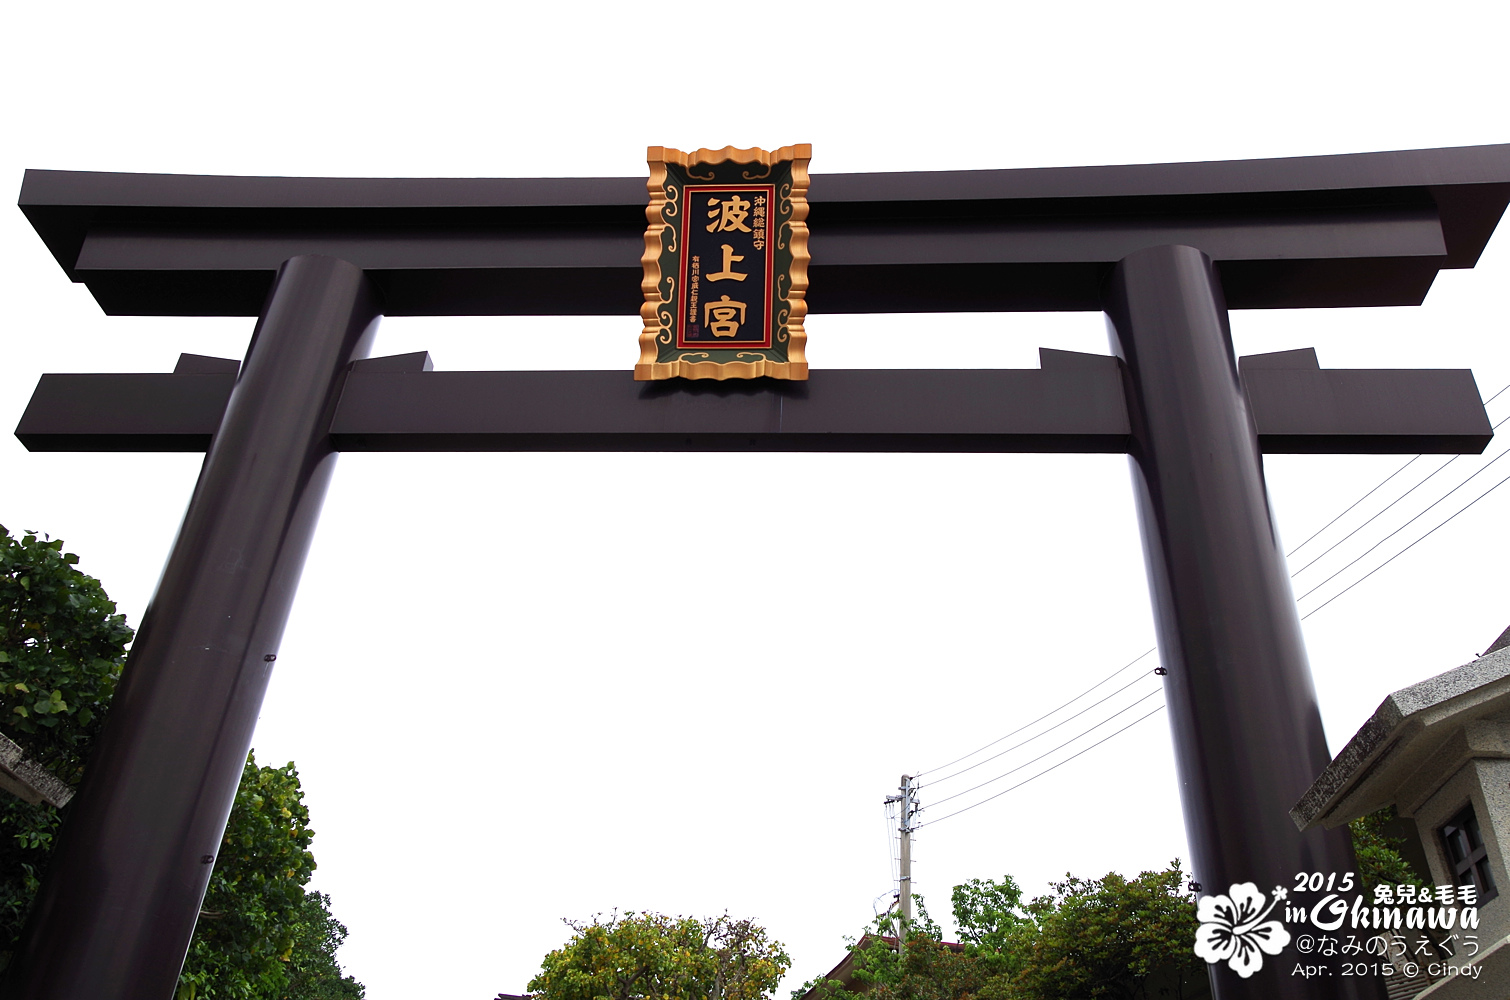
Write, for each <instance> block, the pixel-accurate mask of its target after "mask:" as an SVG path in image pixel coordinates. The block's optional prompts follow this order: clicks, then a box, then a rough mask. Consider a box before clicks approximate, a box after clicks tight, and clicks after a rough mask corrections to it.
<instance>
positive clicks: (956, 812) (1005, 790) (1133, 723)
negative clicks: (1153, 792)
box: [918, 705, 1164, 826]
mask: <svg viewBox="0 0 1510 1000" xmlns="http://www.w3.org/2000/svg"><path fill="white" fill-rule="evenodd" d="M1163 708H1164V706H1163V705H1160V706H1159V707H1158V708H1155V709H1154V710H1153V711H1152V712H1149V713H1148V714H1147V715H1140V716H1139V717H1138V718H1136V719H1134V720H1133V721H1131V722H1129V723H1128V724H1127V725H1125V726H1123V727H1122V728H1121V729H1119V730H1117V731H1116V732H1115V733H1112V734H1111V735H1109V736H1104V737H1102V738H1101V739H1099V740H1097V741H1096V742H1094V743H1092V744H1091V745H1090V746H1088V747H1086V748H1085V749H1084V750H1080V751H1078V752H1076V753H1074V754H1071V755H1070V756H1068V757H1066V758H1064V760H1061V761H1060V762H1059V763H1057V764H1055V765H1053V766H1052V767H1046V768H1044V769H1043V770H1042V771H1039V772H1038V773H1037V774H1035V775H1033V776H1032V777H1031V778H1024V779H1023V780H1022V781H1019V782H1018V783H1017V784H1015V785H1013V786H1012V787H1011V788H1003V789H1002V790H1001V791H999V792H997V793H996V794H995V795H993V796H991V798H986V799H981V800H980V801H979V802H976V803H975V804H974V805H968V806H965V807H964V808H963V809H956V810H954V812H952V813H949V814H947V815H944V816H940V817H939V818H938V819H931V820H929V821H928V822H927V823H920V824H918V825H919V826H932V825H933V824H934V823H942V822H943V821H944V820H946V819H948V818H949V817H951V816H958V815H959V814H960V813H963V812H969V811H970V810H971V809H974V808H975V807H976V806H983V805H985V804H986V803H987V802H990V801H991V799H999V798H1001V797H1002V796H1003V795H1005V794H1007V793H1008V792H1011V791H1015V790H1017V789H1019V788H1021V787H1022V786H1023V785H1026V784H1027V783H1028V782H1030V781H1036V780H1037V779H1039V778H1041V777H1043V776H1044V775H1045V774H1048V773H1049V772H1050V771H1052V770H1054V769H1055V768H1060V767H1063V766H1064V765H1066V764H1068V763H1069V762H1070V761H1072V760H1074V759H1075V758H1076V757H1079V756H1080V755H1081V754H1083V753H1089V752H1090V751H1092V750H1094V749H1096V748H1097V747H1099V746H1100V745H1101V744H1103V743H1105V742H1106V741H1107V740H1109V739H1111V738H1112V737H1113V736H1117V735H1119V734H1121V733H1125V732H1127V731H1128V730H1129V729H1131V728H1132V727H1133V726H1136V725H1137V724H1138V723H1140V722H1142V721H1143V720H1144V719H1146V718H1148V717H1149V716H1151V715H1154V714H1156V713H1157V712H1159V711H1160V710H1162V709H1163ZM1082 735H1084V734H1082ZM941 801H942V800H941Z"/></svg>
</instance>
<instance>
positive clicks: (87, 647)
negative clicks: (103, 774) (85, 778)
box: [0, 525, 131, 785]
mask: <svg viewBox="0 0 1510 1000" xmlns="http://www.w3.org/2000/svg"><path fill="white" fill-rule="evenodd" d="M78 561H79V557H78V556H76V555H74V554H73V553H72V552H64V551H63V542H62V541H61V540H59V539H46V538H41V537H38V535H37V534H36V533H35V532H26V533H25V534H24V535H23V536H22V537H20V538H16V537H14V536H13V535H11V533H10V532H9V531H7V530H6V529H5V527H4V526H3V525H0V730H3V731H4V732H5V734H6V735H7V736H9V737H10V738H11V739H13V740H15V741H16V742H17V743H19V744H20V745H21V746H22V747H23V748H25V750H26V753H27V756H29V757H31V758H32V759H33V760H35V761H37V762H38V763H40V764H42V765H43V766H44V767H46V768H47V769H48V770H50V771H52V773H53V774H55V775H57V776H58V777H59V778H61V779H62V780H63V781H65V782H67V783H68V784H70V785H77V784H78V782H79V778H80V776H82V775H83V773H84V761H85V759H86V758H87V756H88V748H89V746H90V745H91V744H92V743H93V741H94V738H95V736H96V735H97V734H98V733H99V729H100V724H101V723H102V721H103V718H104V714H105V707H106V706H107V705H109V704H110V698H111V696H112V695H113V694H114V693H115V684H116V681H117V680H119V679H120V676H121V666H122V665H123V664H124V663H125V662H126V644H127V643H129V642H130V641H131V629H130V628H128V627H127V626H126V617H125V615H121V614H117V613H116V610H115V604H114V603H112V602H111V600H110V598H109V597H107V596H105V590H104V588H103V587H101V586H100V582H99V581H98V580H96V579H94V577H92V576H87V575H86V574H84V573H81V572H79V571H78V570H77V569H75V568H74V567H75V566H76V565H77V563H78Z"/></svg>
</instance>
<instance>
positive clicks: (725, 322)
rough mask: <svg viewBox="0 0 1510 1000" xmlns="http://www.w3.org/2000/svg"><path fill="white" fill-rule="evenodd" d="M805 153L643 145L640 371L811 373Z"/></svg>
mask: <svg viewBox="0 0 1510 1000" xmlns="http://www.w3.org/2000/svg"><path fill="white" fill-rule="evenodd" d="M812 155H813V147H812V146H811V145H809V144H807V143H802V144H799V145H795V146H783V147H781V148H780V149H778V150H775V151H773V152H767V151H766V150H763V149H735V148H734V147H733V146H725V147H724V148H723V149H699V150H697V151H696V152H694V153H683V152H682V151H681V150H678V149H669V148H667V147H665V146H651V147H650V148H649V150H648V151H647V153H646V157H647V159H648V160H649V162H650V180H649V184H648V187H649V189H650V204H649V205H648V206H647V207H646V209H645V219H646V222H647V228H646V230H645V254H644V256H642V257H641V258H640V262H641V264H642V265H643V266H644V278H643V280H642V281H641V282H640V287H641V289H642V290H643V292H644V293H645V302H644V304H643V305H642V306H641V307H640V317H641V319H642V320H643V321H644V326H643V328H642V330H641V331H640V360H639V363H638V364H636V365H635V366H634V377H635V378H636V379H638V380H641V381H645V380H650V379H664V378H712V379H726V378H761V377H767V378H785V379H805V378H807V356H806V354H805V353H804V348H805V347H806V345H807V332H806V331H805V330H804V329H803V327H802V321H803V318H804V317H805V316H806V315H807V264H808V252H807V186H808V177H807V165H808V160H809V159H811V158H812Z"/></svg>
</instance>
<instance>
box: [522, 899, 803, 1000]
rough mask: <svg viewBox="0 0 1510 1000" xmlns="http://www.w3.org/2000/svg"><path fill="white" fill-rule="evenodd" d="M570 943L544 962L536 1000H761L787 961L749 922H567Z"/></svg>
mask: <svg viewBox="0 0 1510 1000" xmlns="http://www.w3.org/2000/svg"><path fill="white" fill-rule="evenodd" d="M566 924H567V926H568V927H570V928H571V929H572V932H573V933H572V938H571V940H570V941H568V942H567V943H566V944H565V945H563V946H562V947H560V948H558V949H556V950H555V951H553V952H551V953H550V954H548V955H546V956H545V959H544V961H543V962H542V963H541V967H540V973H539V974H538V975H537V976H535V978H534V979H531V980H530V983H529V987H528V989H529V991H530V993H531V994H532V995H534V996H536V997H539V998H540V1000H764V998H766V997H769V996H770V995H771V994H772V993H773V992H774V991H775V989H776V985H777V983H779V982H780V980H781V977H782V975H784V974H785V973H786V970H787V969H788V968H789V967H790V966H791V959H790V958H788V957H787V954H786V950H785V949H784V948H783V946H782V945H781V943H780V942H779V941H774V940H772V939H771V938H770V936H769V935H768V934H767V933H766V930H765V928H763V927H760V926H758V925H757V924H755V923H754V922H752V921H750V920H734V919H732V918H731V917H729V916H728V915H727V914H725V915H724V916H721V917H712V918H709V919H707V920H697V919H694V918H692V917H668V916H665V915H663V914H659V913H635V912H633V911H631V912H628V913H625V914H624V915H623V916H620V915H619V914H618V913H613V914H611V915H610V916H609V917H608V918H607V919H604V918H603V916H602V915H601V914H599V915H598V916H595V917H594V918H593V919H592V921H591V922H590V923H587V922H576V921H570V920H568V921H566Z"/></svg>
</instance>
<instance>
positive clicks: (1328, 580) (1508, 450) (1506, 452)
mask: <svg viewBox="0 0 1510 1000" xmlns="http://www.w3.org/2000/svg"><path fill="white" fill-rule="evenodd" d="M1505 419H1506V420H1510V417H1506V418H1505ZM1501 422H1503V421H1501ZM1506 455H1510V448H1506V449H1505V450H1504V451H1502V452H1500V453H1499V454H1498V455H1495V456H1494V457H1493V458H1491V459H1490V460H1489V461H1487V462H1485V463H1484V464H1483V465H1481V466H1479V467H1478V468H1477V469H1475V470H1474V472H1473V475H1471V476H1469V477H1468V478H1467V479H1465V480H1463V481H1462V482H1461V483H1458V484H1457V485H1456V486H1454V487H1453V488H1452V489H1450V490H1448V491H1447V492H1446V493H1443V494H1442V495H1441V496H1439V497H1437V498H1436V499H1435V500H1433V501H1432V502H1431V504H1430V505H1428V506H1427V507H1426V508H1425V509H1424V510H1422V511H1421V512H1420V513H1419V514H1417V515H1416V516H1415V517H1413V518H1411V519H1410V520H1409V521H1406V522H1405V523H1404V524H1402V525H1400V526H1399V527H1398V528H1396V529H1395V530H1394V531H1391V532H1390V533H1389V534H1387V535H1385V536H1384V537H1383V538H1381V539H1379V540H1378V541H1377V542H1375V543H1374V544H1373V545H1370V546H1369V547H1368V548H1367V549H1364V550H1363V554H1362V555H1360V556H1358V557H1356V558H1355V559H1353V561H1352V562H1350V563H1348V564H1347V565H1346V566H1344V567H1342V568H1341V569H1339V570H1338V571H1337V572H1335V573H1333V574H1332V575H1331V576H1329V577H1327V578H1326V579H1325V580H1322V581H1321V582H1320V583H1318V584H1317V585H1316V586H1314V587H1312V588H1311V589H1310V590H1308V591H1306V592H1305V593H1304V594H1301V595H1300V596H1299V597H1297V598H1295V600H1296V602H1300V601H1303V600H1305V599H1306V598H1307V597H1310V596H1311V595H1312V594H1314V593H1316V591H1318V590H1320V589H1321V588H1322V587H1325V586H1326V585H1327V584H1329V583H1331V582H1332V581H1333V580H1335V579H1337V577H1339V576H1341V575H1342V574H1343V573H1346V572H1347V571H1348V570H1349V569H1351V568H1352V567H1353V566H1354V565H1355V564H1356V563H1357V562H1358V561H1359V560H1360V559H1363V558H1364V557H1365V556H1367V555H1368V554H1369V553H1370V552H1373V551H1374V550H1375V549H1377V548H1378V547H1379V546H1381V545H1383V544H1384V543H1385V542H1387V541H1389V540H1390V539H1391V538H1394V537H1395V536H1396V535H1398V534H1399V533H1400V532H1402V531H1404V530H1405V529H1406V528H1408V527H1410V526H1411V525H1412V524H1415V523H1416V522H1417V521H1419V520H1420V519H1421V518H1423V517H1425V516H1426V512H1427V511H1429V510H1431V509H1432V507H1435V506H1436V505H1437V504H1439V503H1441V502H1442V501H1443V500H1446V499H1447V498H1448V497H1450V496H1452V495H1453V494H1454V493H1456V492H1457V491H1458V490H1460V489H1462V488H1463V487H1464V486H1467V485H1468V484H1469V483H1470V482H1472V481H1473V479H1474V478H1475V477H1476V476H1477V475H1478V474H1479V473H1480V472H1483V471H1484V470H1485V469H1487V468H1489V466H1491V465H1493V464H1494V463H1495V462H1498V461H1499V460H1500V459H1502V458H1504V457H1505V456H1506ZM1438 471H1440V470H1438ZM1475 502H1477V501H1475ZM1464 509H1465V510H1466V509H1467V508H1464ZM1453 516H1454V517H1456V516H1457V515H1456V514H1454V515H1453ZM1443 523H1446V522H1443ZM1435 530H1436V528H1433V529H1432V531H1435ZM1430 533H1431V532H1427V534H1430ZM1425 537H1426V535H1422V536H1421V538H1425ZM1420 540H1421V539H1420V538H1418V539H1416V541H1420ZM1411 544H1412V545H1414V544H1415V542H1412V543H1411ZM1381 565H1388V564H1387V563H1385V564H1381Z"/></svg>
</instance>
